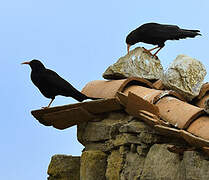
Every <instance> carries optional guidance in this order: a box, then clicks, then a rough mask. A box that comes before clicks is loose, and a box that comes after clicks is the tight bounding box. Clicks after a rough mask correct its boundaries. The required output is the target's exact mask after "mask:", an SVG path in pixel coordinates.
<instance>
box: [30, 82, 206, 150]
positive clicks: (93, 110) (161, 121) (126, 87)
mask: <svg viewBox="0 0 209 180" xmlns="http://www.w3.org/2000/svg"><path fill="white" fill-rule="evenodd" d="M163 89H164V87H163V85H162V81H156V82H155V83H154V84H152V83H151V82H149V81H147V80H145V79H141V78H128V79H123V80H111V81H104V80H98V81H92V82H89V83H88V84H87V85H86V86H85V87H84V88H83V90H82V92H83V93H84V94H86V95H87V96H90V97H95V98H99V97H100V98H107V99H103V100H96V101H88V102H82V103H76V104H70V105H65V106H59V107H53V108H49V109H42V110H36V111H32V114H33V116H34V117H35V118H36V119H37V120H39V122H40V123H42V124H44V125H46V126H54V127H55V128H58V129H65V128H68V127H71V126H72V125H75V124H79V123H82V122H87V121H92V120H93V119H95V118H97V117H100V114H101V113H105V112H111V111H116V110H121V109H125V110H126V112H127V113H129V114H130V115H132V116H135V117H138V118H140V119H143V120H144V121H145V122H147V123H148V124H149V125H151V126H152V127H154V128H155V129H157V130H158V131H159V132H161V133H162V134H165V135H171V136H175V137H178V138H182V139H184V140H186V141H187V142H188V143H190V144H192V145H194V146H196V147H207V146H209V133H208V132H209V131H208V127H209V116H208V115H206V114H205V113H204V110H203V108H199V107H204V102H205V100H206V99H208V98H209V83H207V84H205V85H203V87H202V89H201V93H200V95H199V96H198V98H196V102H193V103H196V105H197V106H199V107H196V106H194V105H191V104H188V103H187V102H185V100H184V98H183V97H182V96H181V95H179V94H178V93H176V92H174V91H168V90H163ZM181 129H185V130H186V129H187V131H185V130H181ZM206 151H207V152H209V150H208V149H207V148H206Z"/></svg>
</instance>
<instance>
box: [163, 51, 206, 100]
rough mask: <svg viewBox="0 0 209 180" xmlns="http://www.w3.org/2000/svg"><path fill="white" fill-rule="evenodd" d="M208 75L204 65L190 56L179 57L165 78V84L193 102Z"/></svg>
mask: <svg viewBox="0 0 209 180" xmlns="http://www.w3.org/2000/svg"><path fill="white" fill-rule="evenodd" d="M205 75H206V70H205V67H204V65H203V64H202V63H201V62H200V61H198V60H196V59H194V58H191V57H189V56H186V55H179V56H177V58H176V59H175V60H174V61H173V62H172V63H171V65H170V66H169V68H168V70H167V71H166V72H165V74H164V77H163V84H164V86H166V87H167V88H169V89H173V90H175V91H177V92H178V93H180V94H182V95H183V96H184V97H185V98H186V99H187V100H189V101H191V100H192V99H193V98H195V97H196V96H198V94H199V92H200V89H201V87H202V85H203V80H204V77H205Z"/></svg>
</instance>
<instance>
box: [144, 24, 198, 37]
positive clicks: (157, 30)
mask: <svg viewBox="0 0 209 180" xmlns="http://www.w3.org/2000/svg"><path fill="white" fill-rule="evenodd" d="M142 31H143V32H146V34H147V35H148V36H149V37H150V38H153V39H161V40H179V39H182V38H187V37H195V36H196V35H200V34H198V32H199V30H186V29H180V28H179V27H178V26H176V25H167V24H158V23H148V24H144V26H142Z"/></svg>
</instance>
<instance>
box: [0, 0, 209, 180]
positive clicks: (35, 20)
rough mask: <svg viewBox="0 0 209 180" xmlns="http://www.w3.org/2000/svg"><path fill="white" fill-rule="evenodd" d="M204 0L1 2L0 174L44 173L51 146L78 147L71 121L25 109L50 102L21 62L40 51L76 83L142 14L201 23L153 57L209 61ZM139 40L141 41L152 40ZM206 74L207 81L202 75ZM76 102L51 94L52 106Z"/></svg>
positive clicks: (95, 74) (12, 177)
mask: <svg viewBox="0 0 209 180" xmlns="http://www.w3.org/2000/svg"><path fill="white" fill-rule="evenodd" d="M208 9H209V1H207V0H200V1H196V0H190V1H182V0H176V1H162V0H158V1H139V0H132V1H121V0H120V1H119V0H115V1H113V0H106V1H98V0H97V1H96V0H93V1H91V0H90V1H80V0H77V1H69V0H59V1H57V0H56V1H55V0H50V1H49V0H44V1H43V0H19V1H11V0H7V1H4V2H3V1H2V2H1V3H0V24H1V25H0V40H1V41H0V50H1V52H0V62H1V70H0V78H1V84H0V87H1V93H0V96H1V110H0V112H1V130H0V140H1V148H0V156H1V158H0V159H1V163H0V164H1V165H0V171H1V173H0V179H3V180H29V179H30V180H44V179H46V177H47V173H46V171H47V167H48V164H49V162H50V158H51V156H52V155H54V154H62V153H64V154H71V155H80V154H81V150H82V148H83V147H82V146H81V145H80V144H79V143H78V141H77V139H76V127H73V128H70V129H66V130H64V131H60V130H57V129H54V128H52V127H45V126H43V125H41V124H39V123H38V122H37V121H36V120H35V119H34V118H33V117H32V115H31V113H30V112H31V110H34V109H39V108H40V107H42V106H45V105H47V104H48V103H49V99H46V98H45V97H43V96H42V95H41V94H40V93H39V91H38V89H37V88H36V87H35V86H34V85H33V84H32V82H31V80H30V72H31V70H30V68H29V67H28V66H21V65H20V63H21V62H23V61H27V60H31V59H34V58H36V59H40V60H41V61H42V62H43V63H44V64H45V66H46V67H48V68H50V69H53V70H55V71H56V72H57V73H58V74H59V75H61V76H62V77H64V78H65V79H66V80H68V81H69V82H71V83H72V84H73V85H74V86H75V87H76V88H78V89H79V90H81V89H82V88H83V87H84V85H85V84H86V83H88V82H89V81H92V80H95V79H102V73H103V72H104V70H105V69H106V68H107V67H108V66H109V65H110V64H112V63H114V62H115V61H116V60H117V59H118V58H119V57H120V56H123V55H125V54H126V45H125V37H126V35H127V34H128V32H130V31H131V30H133V29H135V28H136V27H138V26H139V25H140V24H143V23H145V22H159V23H167V24H176V25H179V26H180V27H182V28H188V29H200V30H201V33H202V35H203V36H201V37H197V38H195V39H187V40H180V41H167V42H166V46H165V48H164V49H163V50H162V51H160V53H159V54H158V57H159V58H160V59H161V62H162V64H163V66H164V68H166V67H167V66H168V65H169V63H170V62H172V61H173V60H174V59H175V58H176V56H177V55H178V54H187V55H189V56H191V57H194V58H196V59H198V60H200V61H202V62H203V64H204V65H205V67H206V69H207V70H208V69H209V63H208V61H209V53H208V52H209V33H208V32H209V10H208ZM138 45H143V46H145V47H147V48H150V47H152V46H151V45H145V44H138ZM205 81H208V75H207V76H206V79H205ZM74 102H76V101H75V100H72V99H71V98H66V97H57V98H56V100H55V101H54V103H53V104H52V106H56V105H64V104H70V103H74Z"/></svg>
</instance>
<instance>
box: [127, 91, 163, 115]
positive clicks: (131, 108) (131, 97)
mask: <svg viewBox="0 0 209 180" xmlns="http://www.w3.org/2000/svg"><path fill="white" fill-rule="evenodd" d="M125 110H126V112H127V113H129V114H131V115H132V116H136V117H137V115H138V114H139V110H145V111H147V112H150V113H152V114H155V115H156V116H159V109H158V107H157V106H155V105H153V104H150V103H149V102H148V101H146V100H144V99H143V98H141V97H140V96H138V95H136V94H134V93H131V92H129V93H128V103H127V105H126V109H125Z"/></svg>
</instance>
